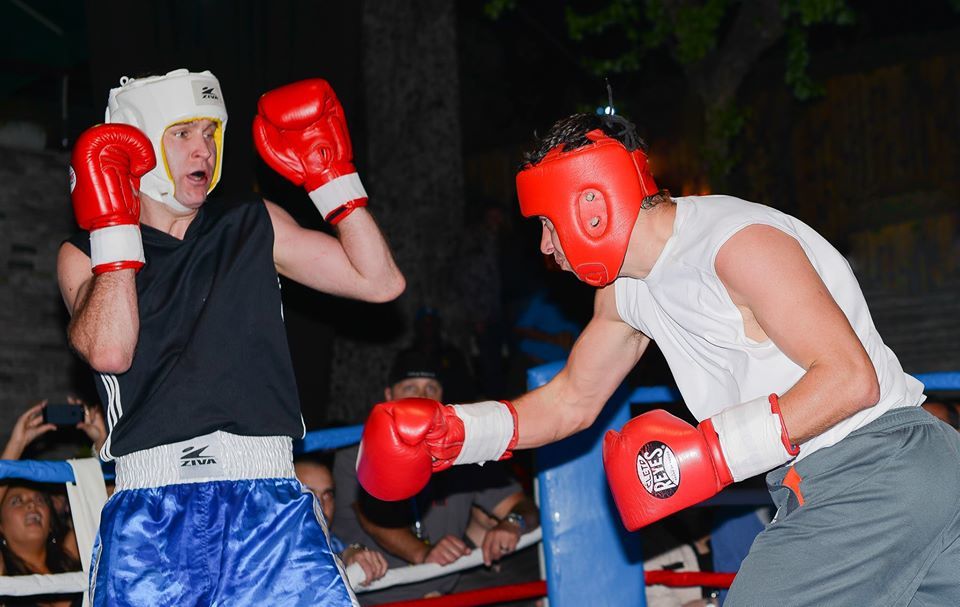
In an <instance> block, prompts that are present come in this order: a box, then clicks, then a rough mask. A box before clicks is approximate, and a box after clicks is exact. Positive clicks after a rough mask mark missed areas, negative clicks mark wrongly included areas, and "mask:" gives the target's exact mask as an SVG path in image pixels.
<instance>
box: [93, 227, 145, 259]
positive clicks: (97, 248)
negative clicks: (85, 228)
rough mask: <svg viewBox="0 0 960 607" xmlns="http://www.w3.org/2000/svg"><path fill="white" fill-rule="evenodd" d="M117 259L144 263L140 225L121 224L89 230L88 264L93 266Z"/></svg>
mask: <svg viewBox="0 0 960 607" xmlns="http://www.w3.org/2000/svg"><path fill="white" fill-rule="evenodd" d="M118 261H134V262H139V263H141V264H142V263H144V258H143V240H142V239H141V238H140V226H138V225H133V224H123V225H118V226H110V227H108V228H100V229H99V230H93V231H92V232H90V265H91V266H92V267H94V268H95V267H97V266H100V265H104V264H109V263H116V262H118Z"/></svg>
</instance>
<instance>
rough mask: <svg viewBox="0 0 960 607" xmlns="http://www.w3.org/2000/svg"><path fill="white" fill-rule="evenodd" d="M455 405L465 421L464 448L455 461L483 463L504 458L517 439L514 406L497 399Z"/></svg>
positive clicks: (456, 463) (460, 462) (459, 415)
mask: <svg viewBox="0 0 960 607" xmlns="http://www.w3.org/2000/svg"><path fill="white" fill-rule="evenodd" d="M453 408H454V409H456V411H457V416H458V417H459V418H460V419H461V420H463V448H462V449H461V450H460V455H458V456H457V459H456V460H455V461H454V462H453V464H454V465H455V466H456V465H459V464H482V463H484V462H489V461H496V460H498V459H500V458H501V457H502V456H503V454H504V452H505V451H506V450H507V447H508V446H509V445H510V439H512V438H513V415H511V414H510V409H508V408H507V406H506V405H505V404H503V403H501V402H497V401H494V400H491V401H485V402H482V403H474V404H470V405H453Z"/></svg>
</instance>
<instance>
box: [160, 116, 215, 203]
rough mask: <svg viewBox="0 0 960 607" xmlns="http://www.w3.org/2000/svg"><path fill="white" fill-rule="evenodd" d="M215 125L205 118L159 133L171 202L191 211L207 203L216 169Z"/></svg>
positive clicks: (177, 125)
mask: <svg viewBox="0 0 960 607" xmlns="http://www.w3.org/2000/svg"><path fill="white" fill-rule="evenodd" d="M216 132H217V123H216V122H214V121H212V120H208V119H206V118H204V119H201V120H191V121H190V122H181V123H178V124H175V125H173V126H171V127H168V128H167V130H166V131H164V132H163V152H164V155H165V156H166V159H167V168H168V169H169V170H170V176H171V178H172V179H173V183H174V185H175V186H176V190H175V191H174V198H176V199H177V202H179V203H180V204H182V205H183V206H185V207H187V208H190V209H195V208H198V207H200V205H202V204H203V203H204V201H205V200H206V199H207V192H208V191H209V190H210V182H211V181H213V170H214V168H216V165H217V142H216V140H215V139H214V135H215V134H216Z"/></svg>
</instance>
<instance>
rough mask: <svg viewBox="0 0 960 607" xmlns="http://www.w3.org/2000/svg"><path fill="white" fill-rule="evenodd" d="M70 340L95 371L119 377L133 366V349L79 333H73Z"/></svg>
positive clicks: (69, 337) (76, 350)
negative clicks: (118, 375)
mask: <svg viewBox="0 0 960 607" xmlns="http://www.w3.org/2000/svg"><path fill="white" fill-rule="evenodd" d="M68 339H69V341H70V346H71V347H72V348H73V350H74V351H75V352H76V353H77V354H79V355H80V357H81V358H82V359H83V360H85V361H86V362H87V364H88V365H90V368H92V369H93V370H94V371H97V372H99V373H109V374H113V375H117V374H120V373H126V372H127V371H128V370H129V369H130V367H131V366H132V365H133V352H134V348H133V347H126V346H125V345H123V344H120V343H111V342H110V341H106V340H97V339H93V338H91V337H90V336H89V335H85V334H83V333H79V332H77V331H71V332H70V334H69V336H68Z"/></svg>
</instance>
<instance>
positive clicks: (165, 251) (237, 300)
mask: <svg viewBox="0 0 960 607" xmlns="http://www.w3.org/2000/svg"><path fill="white" fill-rule="evenodd" d="M140 228H141V234H142V236H143V248H144V255H145V257H146V265H145V266H144V267H143V269H141V270H140V272H139V273H138V274H137V297H138V298H139V308H140V336H139V339H138V341H137V348H136V351H135V353H134V357H133V365H132V366H131V367H130V369H129V370H128V371H127V372H126V373H121V374H118V375H112V374H106V373H96V372H95V373H94V375H95V380H96V382H95V383H96V384H97V390H98V391H99V393H100V398H101V401H102V402H103V406H104V411H105V413H106V418H107V427H108V429H109V431H110V435H109V437H108V439H107V442H106V444H105V445H104V448H103V453H102V454H101V455H102V457H103V458H104V459H113V458H114V457H117V456H120V455H126V454H128V453H131V452H133V451H139V450H141V449H147V448H150V447H156V446H157V445H163V444H167V443H174V442H178V441H182V440H187V439H190V438H193V437H195V436H199V435H203V434H207V433H209V432H213V431H215V430H223V431H226V432H231V433H233V434H240V435H245V436H278V435H286V436H291V437H294V438H299V437H302V436H303V433H304V425H303V418H302V417H301V416H300V406H299V398H298V395H297V387H296V381H295V379H294V375H293V365H292V363H291V360H290V351H289V348H288V346H287V336H286V332H285V330H284V325H283V309H282V302H281V299H280V282H279V278H278V276H277V271H276V268H275V266H274V263H273V225H272V224H271V222H270V216H269V214H268V213H267V209H266V206H265V205H264V203H263V201H261V200H247V201H243V202H240V203H237V204H227V203H225V202H223V201H219V200H218V201H216V202H212V203H207V204H205V205H204V206H203V207H201V209H200V211H199V213H198V214H197V217H196V218H195V219H194V220H193V222H192V223H191V224H190V227H189V228H187V232H186V234H185V235H184V238H183V240H178V239H177V238H174V237H173V236H170V235H169V234H166V233H164V232H161V231H159V230H156V229H154V228H151V227H150V226H146V225H141V226H140ZM69 242H71V243H73V244H74V245H76V246H77V247H78V248H79V249H80V250H81V251H83V252H84V253H86V254H87V255H89V254H90V241H89V236H88V234H87V233H86V232H79V233H77V234H75V235H73V236H72V237H71V238H70V239H69Z"/></svg>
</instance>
